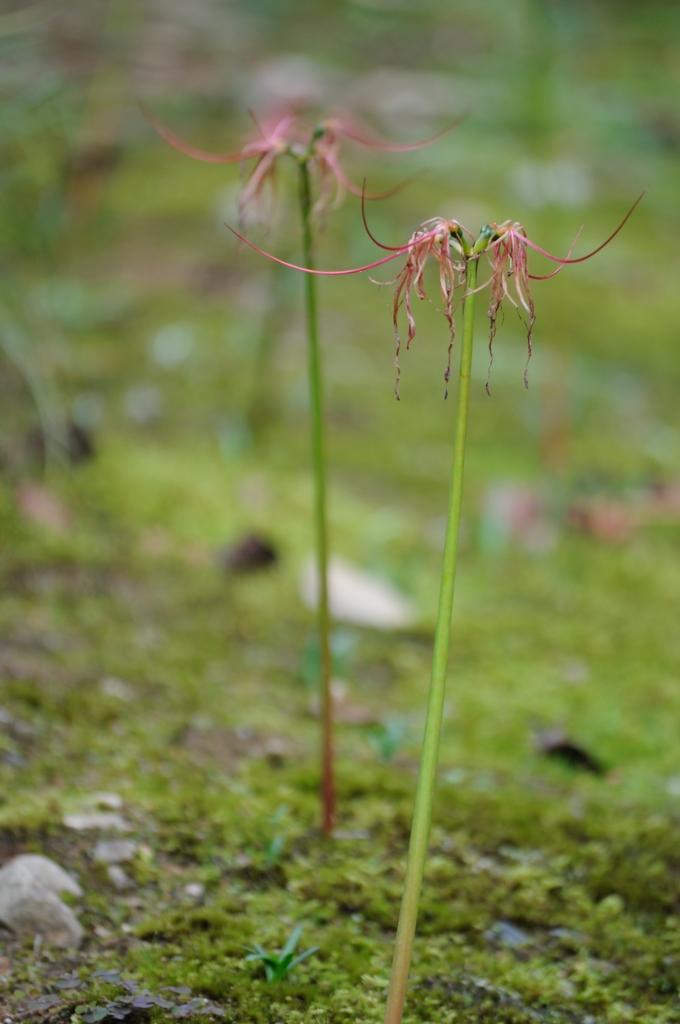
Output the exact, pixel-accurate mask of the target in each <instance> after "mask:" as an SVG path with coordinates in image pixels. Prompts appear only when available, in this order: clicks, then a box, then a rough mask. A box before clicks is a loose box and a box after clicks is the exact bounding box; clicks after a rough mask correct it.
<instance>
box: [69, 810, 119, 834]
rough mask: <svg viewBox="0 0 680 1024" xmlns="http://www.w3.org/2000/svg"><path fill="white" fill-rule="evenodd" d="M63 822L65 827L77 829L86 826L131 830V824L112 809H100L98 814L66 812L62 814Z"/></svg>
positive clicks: (80, 829) (82, 828) (86, 827)
mask: <svg viewBox="0 0 680 1024" xmlns="http://www.w3.org/2000/svg"><path fill="white" fill-rule="evenodd" d="M64 824H65V825H66V827H67V828H75V829H78V830H79V831H82V830H84V829H88V828H100V829H107V830H113V831H115V832H130V831H131V830H132V825H130V824H129V822H127V821H126V820H125V818H123V817H122V816H121V815H120V814H116V813H115V812H113V811H110V812H107V811H101V812H100V813H99V814H66V815H64Z"/></svg>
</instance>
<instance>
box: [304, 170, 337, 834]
mask: <svg viewBox="0 0 680 1024" xmlns="http://www.w3.org/2000/svg"><path fill="white" fill-rule="evenodd" d="M299 167H300V170H299V199H300V213H301V215H302V249H303V258H304V265H305V266H306V267H309V268H310V269H312V268H313V267H314V254H313V246H312V223H311V214H312V192H311V185H310V180H309V168H308V166H307V163H306V161H301V162H300V165H299ZM305 308H306V313H307V342H308V357H309V391H310V399H311V427H312V466H313V471H314V525H315V533H316V537H315V543H316V562H317V572H318V577H319V607H318V617H319V618H318V622H319V644H320V648H321V804H322V813H321V827H322V829H323V831H324V832H325V833H326V835H330V833H331V832H332V831H333V819H334V816H335V783H334V778H333V703H332V696H331V646H330V613H329V608H328V526H327V519H326V463H325V459H324V437H323V392H322V382H321V360H320V356H319V334H318V322H317V310H316V278H315V276H314V274H305Z"/></svg>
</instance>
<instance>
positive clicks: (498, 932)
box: [484, 921, 531, 946]
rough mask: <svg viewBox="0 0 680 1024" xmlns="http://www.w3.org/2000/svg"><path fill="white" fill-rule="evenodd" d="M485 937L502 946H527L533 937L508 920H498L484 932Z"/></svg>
mask: <svg viewBox="0 0 680 1024" xmlns="http://www.w3.org/2000/svg"><path fill="white" fill-rule="evenodd" d="M484 938H485V939H487V940H488V941H489V942H494V943H495V942H497V943H500V945H501V946H526V945H527V944H528V943H529V942H531V939H530V938H529V936H528V935H527V934H526V932H523V931H522V930H521V928H517V927H516V926H515V925H514V924H510V923H509V922H508V921H496V923H495V924H494V925H493V926H492V927H491V928H488V929H487V930H486V931H485V932H484Z"/></svg>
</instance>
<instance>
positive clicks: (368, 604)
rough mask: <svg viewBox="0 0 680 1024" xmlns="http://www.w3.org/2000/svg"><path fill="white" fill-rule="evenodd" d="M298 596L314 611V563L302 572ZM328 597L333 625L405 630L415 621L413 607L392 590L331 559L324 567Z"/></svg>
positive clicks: (316, 589) (316, 595) (316, 594)
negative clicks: (345, 624) (326, 566)
mask: <svg viewBox="0 0 680 1024" xmlns="http://www.w3.org/2000/svg"><path fill="white" fill-rule="evenodd" d="M300 595H301V597H302V600H303V601H304V603H305V604H306V605H307V607H308V608H316V606H317V602H318V599H319V579H318V573H317V571H316V563H315V561H314V559H310V560H309V561H308V562H307V563H306V564H305V566H304V569H303V571H302V576H301V579H300ZM328 595H329V604H330V611H331V616H332V617H333V619H335V621H336V622H348V623H351V624H352V625H355V626H372V627H373V628H374V629H405V628H407V627H408V626H412V625H413V623H414V621H415V612H414V609H413V605H412V604H411V602H410V601H409V599H408V598H407V597H405V596H404V594H402V593H401V592H400V591H399V590H397V589H396V587H393V586H392V585H391V584H390V583H386V582H385V581H384V580H381V579H379V578H378V577H376V576H373V575H371V573H368V572H366V571H365V570H363V569H360V568H359V567H358V566H355V565H352V564H351V563H350V562H346V561H344V560H343V559H340V558H332V559H331V561H330V563H329V566H328Z"/></svg>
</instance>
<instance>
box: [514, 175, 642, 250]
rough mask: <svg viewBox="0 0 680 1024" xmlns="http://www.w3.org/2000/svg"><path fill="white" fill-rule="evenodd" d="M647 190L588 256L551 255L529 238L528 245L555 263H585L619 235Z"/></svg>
mask: <svg viewBox="0 0 680 1024" xmlns="http://www.w3.org/2000/svg"><path fill="white" fill-rule="evenodd" d="M646 191H647V190H646V189H645V191H644V192H641V193H640V195H639V196H638V197H637V199H636V200H635V202H634V203H633V205H632V206H631V208H630V210H629V211H628V213H627V214H626V216H625V217H624V218H623V220H622V221H621V223H620V224H619V226H618V227H617V229H616V231H613V232H612V233H611V235H610V236H609V238H608V239H607V240H606V241H604V242H603V243H602V245H598V247H597V249H593V251H592V252H589V253H588V254H587V255H586V256H578V257H577V258H576V259H574V260H572V259H561V258H560V257H559V256H553V255H551V253H549V252H546V251H545V249H541V247H540V246H539V245H536V243H535V242H531V241H530V240H529V239H527V245H529V246H530V247H531V248H532V249H535V251H536V252H540V254H541V256H547V257H548V259H549V260H552V261H553V263H562V264H568V263H583V261H584V260H589V259H590V257H591V256H595V254H596V253H598V252H601V251H602V249H604V247H605V246H606V245H609V243H610V242H611V241H612V239H614V238H616V236H617V235H618V233H619V231H620V230H621V228H622V227H623V225H624V224H625V223H626V221H627V220H628V218H629V217H630V216H631V214H632V213H633V210H634V209H635V207H636V206H637V205H638V203H639V202H640V201H641V200H642V197H643V196H644V194H645V192H646Z"/></svg>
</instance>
